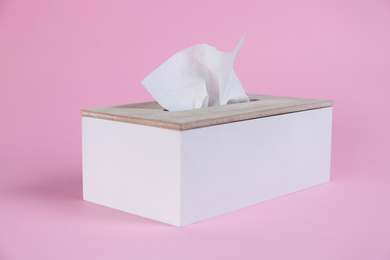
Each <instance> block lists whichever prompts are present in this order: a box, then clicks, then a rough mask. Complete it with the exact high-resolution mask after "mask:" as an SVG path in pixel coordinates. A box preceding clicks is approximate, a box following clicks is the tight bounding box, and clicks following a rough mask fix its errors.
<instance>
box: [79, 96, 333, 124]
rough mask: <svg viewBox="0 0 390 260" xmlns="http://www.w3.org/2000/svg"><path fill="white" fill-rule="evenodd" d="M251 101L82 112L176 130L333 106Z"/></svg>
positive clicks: (280, 99)
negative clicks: (178, 108) (170, 108)
mask: <svg viewBox="0 0 390 260" xmlns="http://www.w3.org/2000/svg"><path fill="white" fill-rule="evenodd" d="M248 97H249V98H250V99H251V100H252V101H251V102H246V103H238V104H229V105H224V106H216V107H207V108H199V109H192V110H185V111H172V112H169V111H165V110H164V108H163V107H161V106H160V105H159V104H158V103H157V102H145V103H137V104H128V105H120V106H111V107H98V108H91V109H83V110H81V115H82V116H86V117H94V118H100V119H107V120H114V121H120V122H127V123H133V124H141V125H148V126H154V127H161V128H168V129H174V130H188V129H194V128H200V127H206V126H212V125H219V124H225V123H231V122H236V121H241V120H248V119H254V118H260V117H267V116H274V115H281V114H286V113H292V112H298V111H304V110H311V109H317V108H323V107H331V106H332V105H333V101H331V100H319V99H306V98H292V97H279V96H267V95H257V94H248Z"/></svg>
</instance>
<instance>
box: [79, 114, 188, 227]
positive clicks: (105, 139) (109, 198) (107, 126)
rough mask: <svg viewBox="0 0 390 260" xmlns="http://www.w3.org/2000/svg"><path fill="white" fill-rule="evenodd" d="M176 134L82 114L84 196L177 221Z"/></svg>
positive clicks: (117, 207)
mask: <svg viewBox="0 0 390 260" xmlns="http://www.w3.org/2000/svg"><path fill="white" fill-rule="evenodd" d="M180 137H181V136H180V132H179V131H174V130H168V129H161V128H153V127H149V126H143V125H135V124H129V123H123V122H116V121H110V120H103V119H96V118H90V117H83V118H82V149H83V153H82V154H83V196H84V200H87V201H90V202H94V203H97V204H101V205H104V206H107V207H111V208H114V209H118V210H122V211H125V212H129V213H133V214H135V215H139V216H143V217H147V218H150V219H154V220H158V221H161V222H165V223H168V224H172V225H177V226H179V225H180Z"/></svg>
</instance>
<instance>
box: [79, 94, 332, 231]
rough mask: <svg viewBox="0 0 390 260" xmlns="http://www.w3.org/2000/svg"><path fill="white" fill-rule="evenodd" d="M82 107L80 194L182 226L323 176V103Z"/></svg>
mask: <svg viewBox="0 0 390 260" xmlns="http://www.w3.org/2000/svg"><path fill="white" fill-rule="evenodd" d="M248 96H249V97H250V99H251V100H252V101H251V102H247V103H239V104H230V105H225V106H217V107H208V108H200V109H193V110H187V111H179V112H168V111H164V109H163V108H162V107H161V106H160V105H158V103H157V102H148V103H139V104H130V105H121V106H113V107H101V108H94V109H85V110H82V113H81V114H82V116H83V117H82V149H83V196H84V200H86V201H90V202H94V203H97V204H100V205H104V206H107V207H111V208H114V209H118V210H122V211H125V212H129V213H132V214H135V215H139V216H143V217H146V218H150V219H154V220H157V221H161V222H164V223H168V224H171V225H175V226H185V225H188V224H191V223H194V222H198V221H201V220H205V219H208V218H211V217H215V216H218V215H221V214H225V213H228V212H231V211H234V210H237V209H240V208H244V207H248V206H251V205H254V204H257V203H260V202H263V201H266V200H270V199H273V198H277V197H280V196H283V195H286V194H289V193H292V192H296V191H299V190H302V189H306V188H309V187H312V186H314V185H318V184H321V183H325V182H328V181H329V174H330V152H331V125H332V104H333V102H332V101H329V100H314V99H302V98H289V97H277V96H265V95H254V94H249V95H248Z"/></svg>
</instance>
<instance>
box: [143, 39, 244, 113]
mask: <svg viewBox="0 0 390 260" xmlns="http://www.w3.org/2000/svg"><path fill="white" fill-rule="evenodd" d="M243 40H244V37H243V38H242V39H241V40H240V42H239V43H238V45H237V47H236V49H235V50H234V51H233V52H221V51H218V50H217V49H216V48H215V47H211V46H209V45H207V44H198V45H194V46H192V47H189V48H187V49H185V50H182V51H180V52H178V53H176V54H175V55H173V56H172V57H171V58H170V59H168V60H167V61H166V62H164V63H163V64H162V65H161V66H159V67H158V68H157V69H156V70H154V71H153V72H152V73H150V74H149V75H148V76H147V77H146V78H145V79H143V80H142V84H143V85H144V86H145V88H146V89H147V90H148V91H149V93H150V94H151V95H152V96H153V98H154V99H155V100H156V101H157V102H158V103H159V104H160V105H161V106H163V107H164V108H166V109H167V110H168V111H181V110H188V109H194V108H202V107H209V106H218V105H226V104H232V103H239V102H248V101H249V98H248V96H247V95H246V94H245V91H244V89H243V88H242V85H241V82H240V80H239V79H238V77H237V75H236V74H235V73H234V70H233V63H234V59H235V57H236V55H237V53H238V51H239V50H240V48H241V45H242V42H243Z"/></svg>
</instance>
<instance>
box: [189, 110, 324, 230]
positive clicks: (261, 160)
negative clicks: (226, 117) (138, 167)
mask: <svg viewBox="0 0 390 260" xmlns="http://www.w3.org/2000/svg"><path fill="white" fill-rule="evenodd" d="M331 123H332V108H322V109H315V110H309V111H304V112H298V113H291V114H285V115H279V116H272V117H266V118H259V119H254V120H247V121H241V122H236V123H231V124H224V125H218V126H213V127H206V128H200V129H194V130H189V131H184V132H183V134H182V179H181V183H182V199H181V205H182V225H187V224H191V223H194V222H197V221H200V220H203V219H207V218H210V217H214V216H217V215H220V214H224V213H227V212H231V211H233V210H236V209H240V208H243V207H247V206H250V205H253V204H256V203H260V202H263V201H266V200H269V199H273V198H276V197H279V196H283V195H286V194H289V193H292V192H295V191H299V190H302V189H305V188H308V187H311V186H314V185H317V184H321V183H324V182H327V181H329V174H330V148H331V147H330V145H331Z"/></svg>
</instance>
